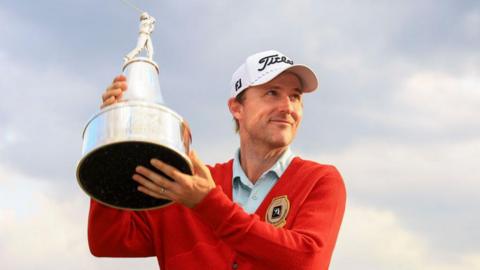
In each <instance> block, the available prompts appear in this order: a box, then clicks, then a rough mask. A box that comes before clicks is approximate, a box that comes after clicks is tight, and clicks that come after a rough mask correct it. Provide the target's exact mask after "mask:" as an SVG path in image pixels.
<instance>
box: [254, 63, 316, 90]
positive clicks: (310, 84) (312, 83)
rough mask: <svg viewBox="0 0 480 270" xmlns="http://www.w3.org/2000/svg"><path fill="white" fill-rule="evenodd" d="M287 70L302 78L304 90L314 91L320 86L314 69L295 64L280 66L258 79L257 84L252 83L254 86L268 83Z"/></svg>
mask: <svg viewBox="0 0 480 270" xmlns="http://www.w3.org/2000/svg"><path fill="white" fill-rule="evenodd" d="M285 71H289V72H292V73H294V74H296V75H297V76H298V77H299V78H300V80H301V83H302V86H303V89H302V90H303V92H307V93H308V92H313V91H315V90H316V89H317V88H318V79H317V76H316V75H315V73H314V72H313V70H311V69H310V68H309V67H307V66H305V65H293V66H285V67H283V68H279V69H277V70H275V71H272V72H270V73H269V74H267V75H265V76H263V77H262V78H261V79H260V80H258V81H256V82H255V84H252V86H253V85H260V84H264V83H267V82H269V81H271V80H273V79H274V78H275V77H277V76H278V75H280V74H281V73H283V72H285Z"/></svg>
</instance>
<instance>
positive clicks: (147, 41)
mask: <svg viewBox="0 0 480 270" xmlns="http://www.w3.org/2000/svg"><path fill="white" fill-rule="evenodd" d="M154 28H155V18H153V17H152V16H150V15H149V14H148V13H147V12H143V13H142V14H141V15H140V32H139V36H138V41H137V47H135V48H134V49H133V50H132V51H131V52H129V53H128V54H127V55H126V56H125V58H123V60H124V61H125V62H128V61H130V60H132V59H133V58H134V57H135V56H137V55H138V54H139V53H140V52H141V51H142V49H143V48H145V49H146V50H147V58H148V60H150V61H153V45H152V38H151V36H150V34H151V33H152V32H153V29H154Z"/></svg>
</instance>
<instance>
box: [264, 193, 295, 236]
mask: <svg viewBox="0 0 480 270" xmlns="http://www.w3.org/2000/svg"><path fill="white" fill-rule="evenodd" d="M289 210H290V201H289V200H288V198H287V195H283V196H279V197H275V198H273V200H272V202H271V203H270V205H269V206H268V208H267V213H266V214H265V220H266V221H267V222H268V223H270V224H272V225H273V226H275V227H277V228H281V227H283V226H284V225H285V223H286V221H285V220H286V218H287V215H288V211H289Z"/></svg>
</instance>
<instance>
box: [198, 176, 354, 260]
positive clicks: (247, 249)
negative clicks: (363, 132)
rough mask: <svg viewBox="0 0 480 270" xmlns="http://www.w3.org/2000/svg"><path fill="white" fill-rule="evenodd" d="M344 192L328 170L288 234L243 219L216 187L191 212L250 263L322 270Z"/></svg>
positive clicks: (254, 219)
mask: <svg viewBox="0 0 480 270" xmlns="http://www.w3.org/2000/svg"><path fill="white" fill-rule="evenodd" d="M345 193H346V192H345V186H344V184H343V181H342V178H341V176H340V174H339V173H338V171H337V170H336V169H335V168H334V167H331V170H330V171H329V173H328V174H326V175H325V176H323V177H322V178H321V179H319V181H317V184H316V185H315V186H314V187H313V189H312V190H311V192H310V193H309V194H308V196H307V198H306V200H305V201H304V202H303V204H302V205H301V207H300V209H299V211H298V213H297V215H296V216H295V217H294V218H295V220H294V221H293V225H292V226H291V228H289V229H284V228H275V227H274V226H273V225H271V224H268V223H266V222H263V221H261V220H260V219H259V217H258V216H257V215H249V214H247V213H246V212H245V211H243V209H242V208H240V207H239V206H238V205H237V204H235V203H233V202H232V201H231V200H230V199H229V198H228V197H227V196H226V195H225V193H224V192H223V191H222V189H221V188H220V187H219V186H217V187H216V188H215V189H214V190H212V192H210V193H209V194H208V195H207V197H205V199H204V200H203V201H202V202H201V203H200V204H199V205H197V206H196V207H195V208H194V211H195V212H196V213H197V215H198V216H199V217H200V219H201V220H203V222H205V223H206V224H208V225H209V226H211V228H212V229H213V230H214V231H215V233H216V234H217V235H218V236H219V237H220V238H221V239H222V240H223V241H224V242H225V243H227V244H228V245H229V246H231V247H232V248H233V249H234V250H236V251H237V252H238V253H239V254H241V255H242V256H244V257H246V258H247V259H248V260H252V261H257V262H261V263H262V264H263V265H265V266H268V267H269V268H271V269H313V268H312V267H315V269H326V268H327V267H328V264H329V262H330V257H331V254H332V251H333V248H334V245H335V241H336V238H337V234H338V231H339V229H340V224H341V221H342V218H343V213H344V209H345V198H346V194H345Z"/></svg>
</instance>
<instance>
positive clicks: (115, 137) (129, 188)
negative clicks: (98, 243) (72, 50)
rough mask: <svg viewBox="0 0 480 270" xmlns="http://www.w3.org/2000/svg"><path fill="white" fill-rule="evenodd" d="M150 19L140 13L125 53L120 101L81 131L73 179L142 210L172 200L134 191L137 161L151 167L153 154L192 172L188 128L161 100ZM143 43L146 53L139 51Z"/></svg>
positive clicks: (98, 195)
mask: <svg viewBox="0 0 480 270" xmlns="http://www.w3.org/2000/svg"><path fill="white" fill-rule="evenodd" d="M154 23H155V19H154V18H153V17H152V16H150V15H149V14H147V13H146V12H144V13H142V14H141V16H140V33H139V37H138V42H137V46H136V47H135V48H134V49H133V50H132V51H131V52H130V53H128V54H127V55H126V56H125V58H124V61H125V62H124V64H123V72H124V74H125V76H126V77H127V82H128V90H127V91H126V92H125V93H124V94H123V98H122V100H121V101H120V102H118V103H116V104H114V105H111V106H108V107H105V108H103V109H102V110H101V111H100V112H98V113H96V114H95V115H94V116H93V117H92V118H91V119H90V120H89V121H88V123H87V125H86V127H85V129H84V131H83V148H82V155H83V157H82V158H81V160H80V162H79V164H78V167H77V180H78V182H79V184H80V186H81V187H82V189H83V190H84V191H85V192H86V193H87V194H88V195H90V197H92V198H93V199H95V200H97V201H99V202H101V203H104V204H107V205H109V206H112V207H116V208H122V209H132V210H142V209H152V208H158V207H163V206H166V205H168V204H169V203H171V201H168V200H162V199H156V198H153V197H150V196H148V195H145V194H143V193H141V192H139V191H137V185H138V184H137V183H136V182H135V181H133V180H132V175H133V173H134V171H135V167H136V166H138V165H142V166H145V167H147V168H150V169H152V170H154V168H153V166H151V165H150V160H151V159H152V158H157V159H160V160H162V161H164V162H166V163H168V164H170V165H172V166H174V167H176V168H177V169H179V170H180V171H182V172H184V173H188V174H192V165H191V162H190V160H189V158H188V152H189V147H190V143H191V135H190V129H189V127H188V125H187V124H186V122H185V121H184V120H183V118H182V117H180V116H179V115H178V114H177V113H175V112H174V111H172V110H171V109H169V108H167V107H166V106H165V105H164V102H163V98H162V93H161V91H160V83H159V78H158V73H159V68H158V65H157V64H156V63H155V62H154V61H153V59H152V58H153V46H152V41H151V36H150V34H151V33H152V31H153V29H154ZM144 49H145V50H146V54H147V57H140V56H139V54H140V53H141V51H142V50H144Z"/></svg>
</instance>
